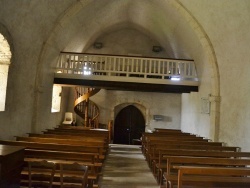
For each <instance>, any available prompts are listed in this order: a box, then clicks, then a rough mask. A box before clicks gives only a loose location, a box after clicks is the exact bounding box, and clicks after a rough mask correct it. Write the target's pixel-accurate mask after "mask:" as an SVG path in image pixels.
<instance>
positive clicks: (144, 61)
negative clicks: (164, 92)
mask: <svg viewBox="0 0 250 188" xmlns="http://www.w3.org/2000/svg"><path fill="white" fill-rule="evenodd" d="M55 73H56V74H55V77H66V78H67V77H70V78H78V79H94V80H106V81H124V82H127V81H128V82H144V83H158V84H177V85H179V84H182V85H198V78H197V74H196V68H195V63H194V61H192V60H178V59H162V58H147V57H131V56H116V55H103V54H82V53H69V52H62V53H61V54H60V58H59V61H58V63H57V66H56V70H55Z"/></svg>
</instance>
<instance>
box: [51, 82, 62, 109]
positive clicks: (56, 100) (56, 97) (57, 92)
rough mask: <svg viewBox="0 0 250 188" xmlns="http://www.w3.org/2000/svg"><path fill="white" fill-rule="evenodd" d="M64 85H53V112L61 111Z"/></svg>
mask: <svg viewBox="0 0 250 188" xmlns="http://www.w3.org/2000/svg"><path fill="white" fill-rule="evenodd" d="M61 93H62V86H59V85H55V84H54V85H53V92H52V106H51V112H60V108H61Z"/></svg>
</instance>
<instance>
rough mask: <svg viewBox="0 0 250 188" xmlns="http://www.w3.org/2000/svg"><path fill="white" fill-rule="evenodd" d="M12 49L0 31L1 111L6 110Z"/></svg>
mask: <svg viewBox="0 0 250 188" xmlns="http://www.w3.org/2000/svg"><path fill="white" fill-rule="evenodd" d="M10 59H11V51H10V46H9V43H8V41H7V40H6V39H5V37H4V36H3V35H2V34H1V33H0V99H1V100H0V111H4V110H5V101H6V90H7V80H8V72H9V65H10Z"/></svg>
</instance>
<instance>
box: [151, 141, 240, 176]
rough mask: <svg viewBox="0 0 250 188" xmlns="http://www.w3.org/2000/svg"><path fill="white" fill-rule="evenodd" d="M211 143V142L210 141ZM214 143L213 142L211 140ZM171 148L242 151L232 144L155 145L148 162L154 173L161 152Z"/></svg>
mask: <svg viewBox="0 0 250 188" xmlns="http://www.w3.org/2000/svg"><path fill="white" fill-rule="evenodd" d="M208 143H209V142H208ZM211 143H212V142H211ZM170 149H177V150H178V149H180V150H201V151H202V150H207V151H231V152H236V151H240V148H239V147H232V146H213V145H198V144H196V143H192V144H190V145H182V144H181V143H176V144H175V145H157V144H156V145H153V146H152V151H151V153H149V156H148V160H149V161H148V163H149V165H150V166H151V167H152V169H153V172H154V174H156V166H155V165H156V164H157V163H158V162H159V161H158V160H159V154H160V153H159V152H160V151H161V152H164V150H170Z"/></svg>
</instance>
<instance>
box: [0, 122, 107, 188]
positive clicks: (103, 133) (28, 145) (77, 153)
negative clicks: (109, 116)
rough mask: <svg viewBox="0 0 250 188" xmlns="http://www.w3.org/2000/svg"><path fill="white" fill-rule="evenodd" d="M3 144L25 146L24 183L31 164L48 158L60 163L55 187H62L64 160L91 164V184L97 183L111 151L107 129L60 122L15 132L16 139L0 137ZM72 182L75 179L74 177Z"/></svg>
mask: <svg viewBox="0 0 250 188" xmlns="http://www.w3.org/2000/svg"><path fill="white" fill-rule="evenodd" d="M0 144H3V145H13V146H23V147H25V159H24V161H25V164H24V168H23V170H22V173H21V186H22V187H25V186H28V184H29V177H28V175H29V171H28V170H29V169H28V164H29V163H31V162H35V161H49V162H53V163H55V164H57V168H56V169H55V173H54V178H53V187H60V172H59V166H60V165H61V164H74V163H77V164H80V165H85V166H87V167H88V176H87V179H88V187H90V188H91V187H98V178H99V176H100V175H101V169H102V165H103V162H104V160H105V156H106V155H107V152H108V148H109V146H108V144H109V133H108V131H107V130H91V129H86V128H79V127H72V126H59V127H56V128H54V129H48V130H46V131H44V132H43V133H42V134H34V133H28V136H25V137H20V136H16V141H9V140H0ZM72 182H73V180H72Z"/></svg>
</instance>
